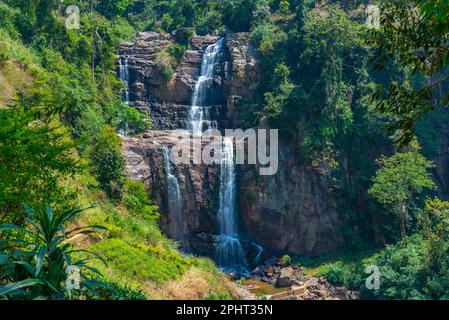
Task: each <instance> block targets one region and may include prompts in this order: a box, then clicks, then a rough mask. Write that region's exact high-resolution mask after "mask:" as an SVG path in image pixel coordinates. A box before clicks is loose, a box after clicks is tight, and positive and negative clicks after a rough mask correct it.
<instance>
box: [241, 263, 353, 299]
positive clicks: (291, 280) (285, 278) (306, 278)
mask: <svg viewBox="0 0 449 320" xmlns="http://www.w3.org/2000/svg"><path fill="white" fill-rule="evenodd" d="M251 276H252V280H250V281H249V282H250V283H251V285H250V286H249V287H248V286H247V287H246V289H247V290H249V291H250V292H251V291H253V292H257V290H258V285H259V286H261V285H263V286H266V285H267V284H269V285H271V286H273V288H274V287H276V288H285V291H283V292H281V293H278V294H275V295H272V296H268V299H269V300H358V299H359V293H358V292H356V291H351V290H349V289H348V288H346V287H345V286H334V285H332V284H331V283H329V281H328V280H327V279H326V278H325V277H315V276H310V275H308V274H307V273H306V272H305V270H304V267H302V266H299V265H296V264H290V263H286V262H285V261H283V259H274V260H273V259H270V260H268V261H266V262H265V263H264V264H262V265H259V266H258V267H257V268H256V269H255V270H254V271H253V272H252V274H251Z"/></svg>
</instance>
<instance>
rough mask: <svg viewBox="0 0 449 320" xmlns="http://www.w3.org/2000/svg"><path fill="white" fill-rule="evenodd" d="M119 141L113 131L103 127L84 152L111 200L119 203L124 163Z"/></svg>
mask: <svg viewBox="0 0 449 320" xmlns="http://www.w3.org/2000/svg"><path fill="white" fill-rule="evenodd" d="M120 148H121V141H120V138H119V137H118V136H117V134H116V133H115V131H114V129H113V128H112V127H109V126H105V127H104V128H103V129H102V130H101V131H100V133H99V134H98V136H97V137H96V138H95V139H94V140H93V142H92V145H91V146H90V147H89V148H88V149H87V150H86V152H87V155H88V157H89V158H90V160H91V162H92V164H93V165H94V174H95V175H96V176H97V179H98V181H99V183H100V188H101V189H103V190H104V191H105V192H106V194H107V195H108V196H109V198H110V199H111V200H114V201H120V200H121V199H122V195H123V186H124V184H125V173H124V171H125V161H124V159H123V156H122V152H121V149H120Z"/></svg>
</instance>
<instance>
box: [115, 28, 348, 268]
mask: <svg viewBox="0 0 449 320" xmlns="http://www.w3.org/2000/svg"><path fill="white" fill-rule="evenodd" d="M175 41H176V35H175V34H173V35H161V34H157V33H153V32H145V33H140V34H139V35H138V37H137V40H136V41H135V42H134V43H129V44H128V43H127V44H123V45H122V46H121V47H120V50H119V55H120V57H121V59H123V58H124V57H126V58H127V59H128V61H129V68H130V70H129V74H130V101H131V105H134V106H135V107H136V108H138V109H140V110H141V111H142V112H146V113H148V114H150V116H151V124H152V129H151V130H150V131H148V132H146V133H145V134H144V135H142V136H139V137H130V138H127V139H125V140H124V144H123V148H124V154H125V157H126V162H127V169H128V171H129V172H130V174H131V176H132V178H133V179H135V180H139V181H143V182H144V183H145V184H146V186H147V187H148V190H150V194H151V196H152V197H153V198H154V199H156V201H157V203H158V204H159V205H160V207H161V213H162V215H161V219H160V224H161V228H162V230H164V231H165V232H166V233H168V234H169V235H170V230H171V229H170V224H171V223H172V221H170V220H171V218H170V215H169V214H168V204H167V188H166V182H165V181H166V175H167V172H165V170H164V161H165V160H164V157H163V154H162V152H161V148H160V147H159V144H160V145H166V146H169V147H170V146H172V145H173V144H175V142H176V139H174V138H173V136H172V135H171V134H170V133H171V132H170V131H169V130H173V129H184V128H186V127H187V124H186V122H187V120H188V110H189V108H190V103H191V99H192V92H193V89H194V86H195V83H196V81H197V79H198V75H199V72H200V67H201V60H202V55H203V53H204V50H205V48H206V47H207V46H208V45H210V44H212V43H214V42H216V41H217V38H216V37H209V36H208V37H199V36H193V37H191V38H190V39H189V46H188V49H187V50H186V51H185V53H184V55H183V57H182V58H181V59H180V61H179V63H178V66H177V68H176V70H175V74H174V75H173V77H172V78H171V79H169V80H166V79H165V78H164V77H163V76H162V74H161V71H160V69H159V68H158V65H157V62H156V61H157V56H158V53H159V52H161V51H162V50H164V49H165V48H167V47H169V46H170V45H171V44H172V43H174V42H175ZM219 61H220V62H219V66H218V67H217V68H216V71H215V75H214V81H213V95H212V96H211V97H210V99H211V102H210V105H212V106H213V107H212V109H211V119H212V121H213V122H215V124H219V125H218V126H219V127H220V128H236V127H239V126H240V124H241V117H240V115H241V113H242V111H244V110H241V108H242V106H241V105H240V104H238V103H236V101H238V100H240V99H241V98H244V99H246V100H248V101H253V102H254V103H257V97H256V92H257V87H258V83H259V79H260V74H261V72H260V65H259V61H258V59H257V53H256V50H255V49H254V48H253V47H252V46H251V44H250V39H249V34H247V33H229V34H226V36H225V39H224V50H223V52H221V53H220V59H219ZM256 169H257V168H255V166H252V165H243V166H241V167H240V168H238V171H239V174H238V180H239V181H238V182H239V183H238V185H239V190H238V194H239V204H240V214H239V218H240V222H241V225H242V227H243V228H241V229H242V231H243V234H244V237H246V239H248V241H246V242H245V243H244V246H245V249H247V251H248V252H249V254H248V256H249V260H251V261H252V260H254V259H256V256H257V255H258V254H260V247H258V246H257V245H255V244H254V243H253V242H256V243H258V244H260V245H261V246H263V247H264V248H266V249H267V250H266V252H269V251H271V252H275V253H289V254H296V255H319V254H322V253H324V252H328V251H331V250H334V249H336V248H337V247H338V246H339V245H340V244H341V243H342V242H343V237H342V235H341V231H340V228H339V218H338V214H337V199H336V198H335V196H333V195H332V193H331V192H330V191H329V186H328V183H327V181H326V176H325V175H323V174H322V173H319V172H318V171H317V170H314V169H311V168H306V167H304V166H300V165H298V164H297V163H296V160H295V155H294V152H293V151H292V147H291V146H290V145H289V144H287V143H286V144H281V145H280V165H279V172H278V173H277V174H276V175H275V176H266V177H259V176H257V175H256V172H257V170H256ZM175 173H176V176H177V178H178V180H179V185H180V190H181V194H182V202H183V209H184V210H183V211H184V220H185V225H186V228H185V237H186V239H187V245H186V247H188V248H189V249H190V250H192V251H194V252H197V253H200V254H204V255H209V256H212V257H213V254H214V251H215V247H216V245H217V239H216V237H217V236H216V234H217V221H216V213H217V205H218V194H219V181H218V179H219V166H207V165H178V166H176V168H175ZM259 258H260V257H259Z"/></svg>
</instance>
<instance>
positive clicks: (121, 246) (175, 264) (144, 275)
mask: <svg viewBox="0 0 449 320" xmlns="http://www.w3.org/2000/svg"><path fill="white" fill-rule="evenodd" d="M149 248H150V247H149ZM89 250H91V251H93V252H95V253H97V254H100V255H101V256H102V257H104V259H105V260H106V261H108V266H109V268H110V269H108V268H106V267H105V266H103V265H100V264H99V265H98V266H97V267H98V269H99V270H101V271H103V273H104V274H108V278H110V279H111V280H113V281H116V282H119V283H129V284H130V285H132V286H133V287H139V286H140V284H141V283H142V282H144V281H153V282H156V283H159V284H161V283H165V282H168V281H170V280H173V279H176V278H178V277H179V276H180V275H182V274H183V272H184V271H185V270H186V268H187V266H188V264H189V262H188V261H186V260H183V259H182V258H181V257H176V256H170V255H164V254H160V255H158V253H157V252H153V251H147V252H145V251H144V250H139V249H138V248H135V247H132V246H130V245H129V244H127V243H126V242H124V241H122V240H119V239H110V240H106V241H103V242H100V243H97V244H94V245H93V246H91V247H90V248H89ZM111 273H112V274H111Z"/></svg>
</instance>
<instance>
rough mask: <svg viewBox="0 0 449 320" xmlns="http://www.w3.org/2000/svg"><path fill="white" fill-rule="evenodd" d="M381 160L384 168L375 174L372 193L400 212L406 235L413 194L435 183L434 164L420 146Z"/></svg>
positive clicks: (402, 231) (430, 187) (393, 209)
mask: <svg viewBox="0 0 449 320" xmlns="http://www.w3.org/2000/svg"><path fill="white" fill-rule="evenodd" d="M378 162H379V165H380V167H381V168H380V169H379V171H378V172H377V174H376V176H375V177H374V178H373V182H374V185H373V186H372V187H371V189H370V190H369V194H370V195H371V196H372V197H374V198H376V199H377V200H378V201H379V202H380V203H381V204H383V205H384V206H385V207H387V209H389V210H390V211H392V212H393V213H394V214H395V215H397V216H398V218H399V220H400V227H401V237H404V236H405V234H406V222H407V215H408V211H409V207H410V205H411V201H412V200H413V196H414V195H416V194H420V193H421V192H422V191H423V190H425V189H432V188H434V187H435V184H434V182H433V181H432V178H431V177H432V175H431V173H430V172H429V169H431V168H433V167H434V164H433V163H432V162H431V161H428V160H427V159H426V158H424V157H423V156H422V155H421V154H419V152H418V151H416V150H411V151H408V152H399V153H396V154H395V155H393V156H392V157H390V158H386V157H382V158H380V159H379V161H378Z"/></svg>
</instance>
